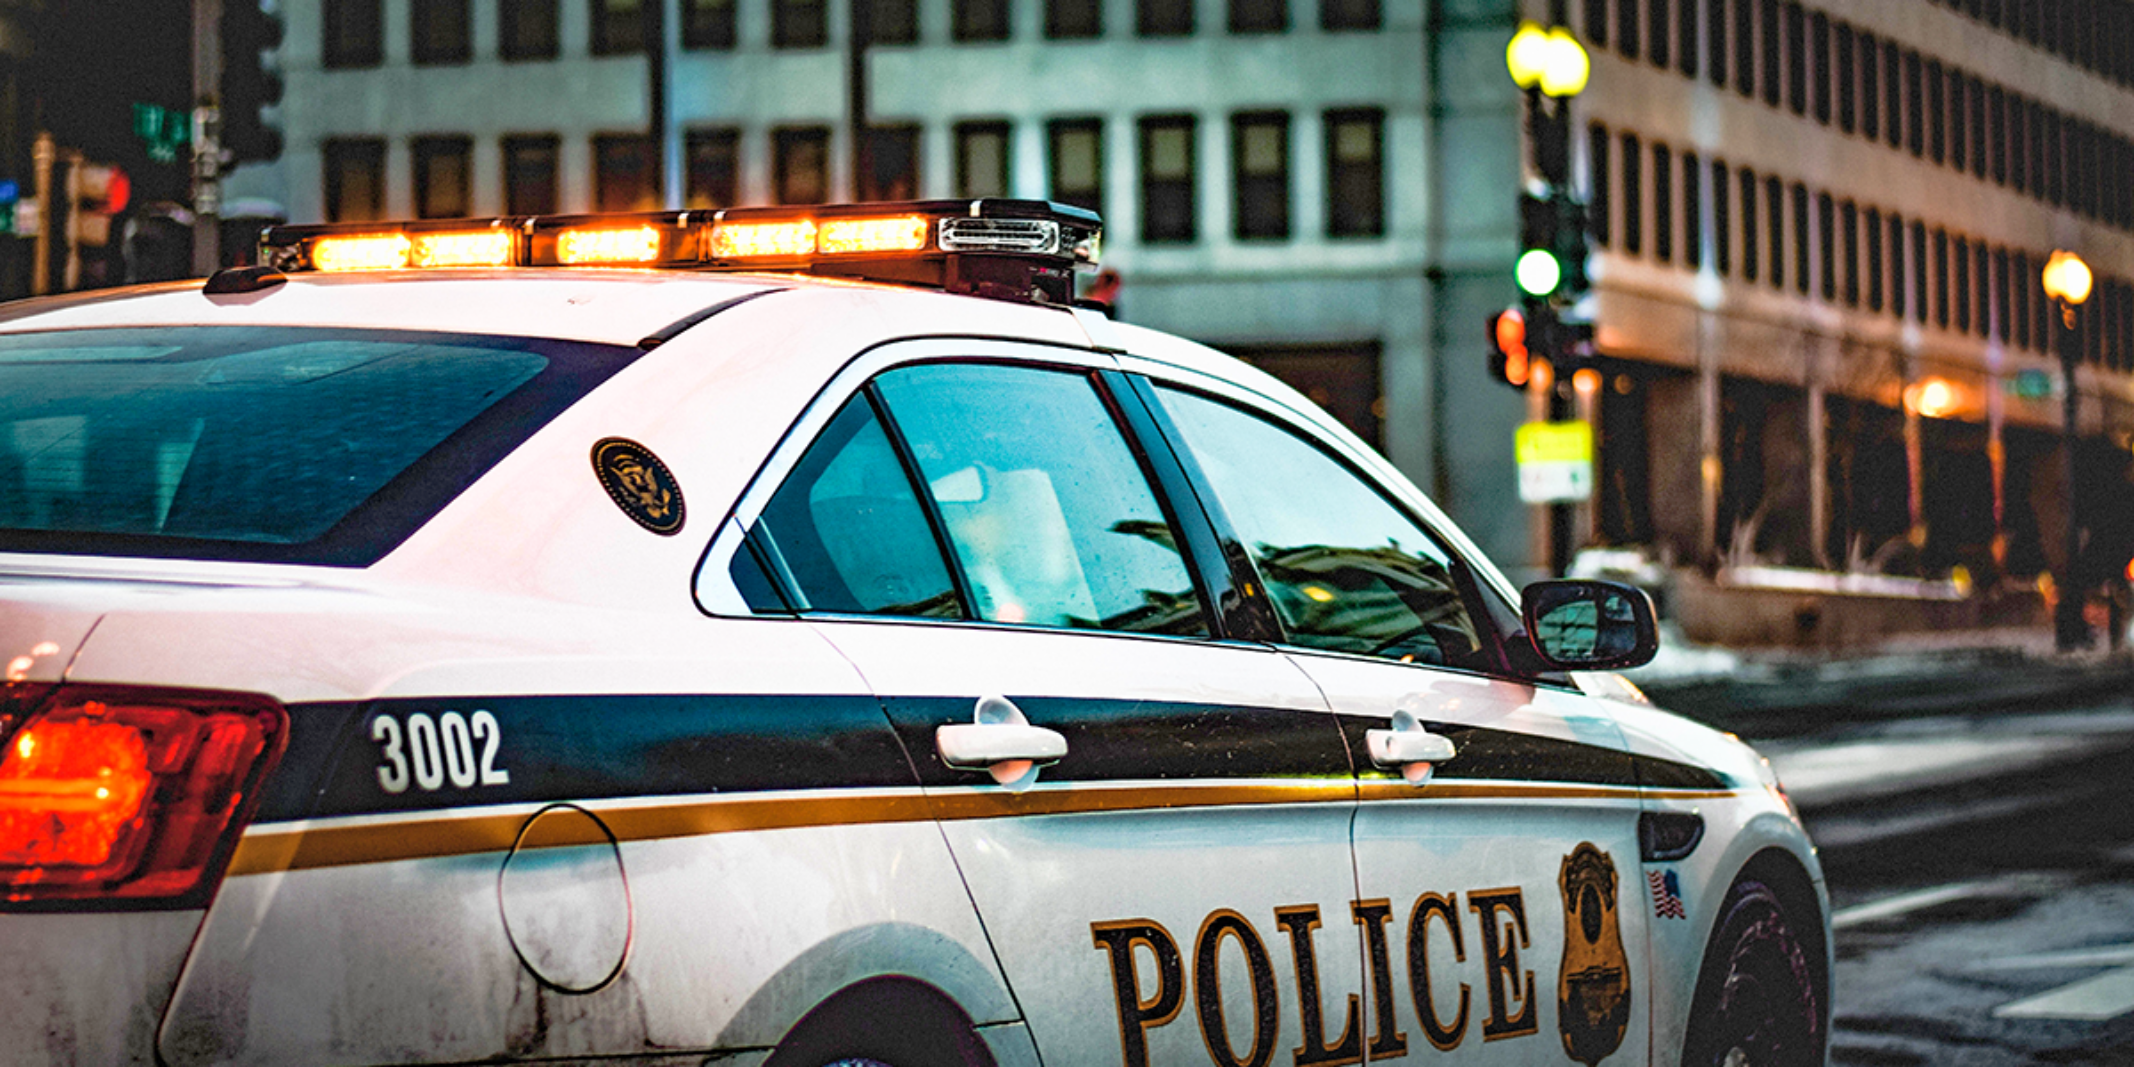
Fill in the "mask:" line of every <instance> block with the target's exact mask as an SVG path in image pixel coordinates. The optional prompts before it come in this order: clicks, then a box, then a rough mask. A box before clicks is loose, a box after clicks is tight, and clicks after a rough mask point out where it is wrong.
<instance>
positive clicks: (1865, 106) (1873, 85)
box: [1859, 32, 1882, 141]
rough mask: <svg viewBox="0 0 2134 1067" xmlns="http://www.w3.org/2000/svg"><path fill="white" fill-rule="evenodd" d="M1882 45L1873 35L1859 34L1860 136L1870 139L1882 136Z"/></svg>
mask: <svg viewBox="0 0 2134 1067" xmlns="http://www.w3.org/2000/svg"><path fill="white" fill-rule="evenodd" d="M1881 57H1882V47H1881V46H1880V45H1878V44H1876V43H1875V35H1874V34H1871V33H1866V32H1862V33H1861V34H1860V60H1859V64H1860V70H1859V76H1860V136H1862V137H1865V138H1867V139H1868V140H1870V141H1872V140H1875V139H1876V138H1878V137H1881V136H1882V108H1881V104H1882V79H1881V77H1880V76H1879V75H1880V74H1881V73H1882V58H1881Z"/></svg>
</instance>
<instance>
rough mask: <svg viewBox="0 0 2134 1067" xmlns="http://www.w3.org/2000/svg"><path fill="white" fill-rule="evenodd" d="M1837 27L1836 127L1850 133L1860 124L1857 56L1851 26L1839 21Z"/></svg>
mask: <svg viewBox="0 0 2134 1067" xmlns="http://www.w3.org/2000/svg"><path fill="white" fill-rule="evenodd" d="M1837 28H1838V41H1837V47H1838V56H1837V62H1836V63H1835V67H1836V73H1837V79H1838V129H1840V130H1843V131H1845V132H1846V133H1851V132H1853V131H1854V130H1856V129H1858V128H1859V125H1860V122H1859V112H1860V95H1859V92H1858V89H1859V81H1858V79H1859V74H1860V67H1859V58H1858V56H1857V55H1855V53H1854V52H1853V43H1854V39H1853V35H1852V26H1851V25H1849V24H1847V23H1843V22H1840V23H1838V27H1837Z"/></svg>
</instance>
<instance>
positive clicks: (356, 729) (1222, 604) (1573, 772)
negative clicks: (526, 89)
mask: <svg viewBox="0 0 2134 1067" xmlns="http://www.w3.org/2000/svg"><path fill="white" fill-rule="evenodd" d="M1097 236H1098V223H1097V220H1096V219H1095V218H1094V217H1093V216H1090V215H1087V214H1086V213H1082V212H1078V211H1075V210H1073V209H1067V208H1059V207H1056V206H1053V205H1047V204H1038V203H1029V202H1017V201H980V202H955V203H940V202H928V203H917V204H901V205H868V206H863V207H824V208H779V209H761V210H734V211H728V212H723V213H702V214H696V213H691V214H674V213H667V214H656V215H630V216H575V217H559V218H514V219H498V220H480V221H459V222H424V223H410V224H406V225H390V224H375V225H360V226H327V227H284V228H281V229H278V230H275V231H271V232H270V233H269V234H268V235H267V239H266V241H265V245H264V247H263V250H262V251H263V256H264V262H265V263H266V264H267V265H266V266H262V267H256V268H246V269H240V270H232V271H226V272H223V273H222V274H218V275H216V276H215V277H213V278H211V279H209V280H208V281H207V282H206V283H205V285H203V284H201V283H199V282H192V283H184V284H174V285H165V286H157V287H148V288H141V289H133V290H127V291H118V292H103V293H93V294H86V295H80V296H75V297H69V298H60V299H53V300H44V301H37V302H29V303H22V304H16V305H12V306H9V307H6V308H0V383H4V387H0V663H5V665H6V672H7V676H6V680H5V689H4V692H0V700H4V702H0V745H4V748H0V1003H5V1004H7V1005H8V1006H9V1007H8V1008H7V1010H5V1011H0V1061H5V1062H7V1063H85V1064H86V1063H98V1064H110V1063H139V1064H149V1063H159V1064H164V1065H168V1067H206V1065H209V1064H326V1063H332V1064H386V1063H396V1064H399V1063H473V1062H483V1063H491V1062H507V1061H541V1062H547V1063H581V1062H627V1063H630V1064H640V1065H649V1064H661V1065H663V1064H670V1063H672V1064H682V1063H687V1064H700V1063H715V1064H737V1065H743V1064H745V1065H753V1064H771V1065H774V1067H825V1065H829V1064H837V1063H850V1062H854V1061H858V1062H865V1063H874V1064H887V1065H889V1067H978V1065H1000V1067H1022V1065H1033V1064H1039V1063H1044V1064H1050V1065H1054V1067H1079V1065H1092V1067H1105V1065H1112V1064H1118V1065H1122V1067H1141V1065H1144V1064H1211V1065H1217V1067H1248V1065H1249V1067H1266V1065H1268V1064H1273V1063H1277V1062H1279V1063H1281V1064H1284V1065H1285V1067H1286V1065H1290V1064H1294V1065H1296V1067H1316V1065H1334V1064H1351V1063H1362V1062H1366V1061H1369V1062H1373V1063H1376V1062H1396V1063H1402V1062H1413V1063H1423V1062H1432V1063H1434V1062H1439V1061H1444V1062H1458V1063H1478V1064H1480V1063H1490V1064H1495V1063H1534V1064H1550V1063H1557V1064H1560V1063H1566V1062H1575V1063H1582V1064H1586V1065H1589V1067H1591V1065H1596V1064H1601V1063H1609V1064H1631V1063H1664V1064H1675V1063H1678V1062H1680V1063H1687V1064H1695V1065H1699V1067H1703V1065H1719V1064H1726V1065H1739V1064H1756V1065H1765V1064H1774V1065H1782V1064H1818V1063H1821V1062H1823V1058H1824V1055H1825V1045H1826V1036H1827V1028H1828V1020H1829V1013H1830V984H1829V974H1830V955H1829V953H1830V949H1829V937H1828V922H1827V915H1828V905H1827V899H1826V896H1825V893H1824V890H1823V882H1822V876H1821V873H1820V869H1819V867H1818V865H1817V862H1816V858H1815V855H1814V852H1813V850H1812V849H1811V847H1810V845H1809V843H1808V841H1807V839H1806V837H1805V836H1804V835H1803V833H1802V831H1801V827H1800V825H1799V823H1798V821H1797V820H1796V819H1795V817H1794V816H1793V814H1792V812H1791V809H1790V806H1789V804H1788V803H1787V801H1786V799H1785V797H1784V795H1783V793H1781V792H1780V790H1779V787H1778V784H1777V782H1776V780H1775V779H1774V778H1773V777H1772V776H1771V774H1770V772H1769V770H1768V767H1767V765H1766V764H1764V763H1763V762H1762V761H1761V760H1760V759H1759V758H1758V757H1757V756H1756V755H1755V754H1754V753H1753V752H1751V751H1750V750H1748V749H1747V748H1746V747H1744V746H1742V745H1741V744H1739V743H1738V742H1736V741H1734V740H1732V739H1731V738H1728V737H1725V736H1722V735H1719V734H1717V733H1714V732H1712V731H1709V730H1706V729H1704V728H1701V727H1699V726H1696V725H1693V724H1691V723H1688V722H1685V721H1683V720H1680V719H1677V718H1674V717H1672V716H1669V715H1667V714H1665V713H1663V712H1660V711H1657V710H1655V709H1653V708H1651V707H1650V706H1648V705H1647V704H1646V703H1645V702H1644V701H1643V700H1642V698H1641V697H1640V696H1639V695H1638V694H1637V692H1636V690H1635V689H1634V688H1632V687H1630V686H1629V685H1628V684H1627V683H1624V682H1622V681H1621V680H1620V679H1618V678H1616V677H1615V676H1614V675H1611V674H1607V673H1604V672H1606V671H1607V670H1609V669H1612V668H1615V667H1621V666H1626V665H1631V664H1634V663H1637V662H1641V661H1642V660H1643V659H1645V658H1647V657H1649V656H1650V655H1651V654H1652V650H1653V648H1654V642H1655V638H1654V636H1653V626H1652V612H1651V608H1650V605H1649V604H1648V603H1647V601H1646V600H1645V599H1644V598H1643V596H1642V595H1641V594H1638V593H1636V592H1634V591H1632V590H1628V589H1625V588H1622V587H1618V586H1611V585H1607V584H1605V583H1596V582H1573V581H1559V582H1543V583H1539V584H1537V585H1534V586H1530V587H1528V588H1527V589H1525V590H1524V591H1523V594H1522V593H1521V592H1520V591H1517V590H1514V589H1512V588H1511V587H1510V586H1509V585H1508V584H1507V583H1506V581H1505V579H1504V578H1503V576H1502V575H1501V574H1500V573H1499V572H1498V571H1497V570H1496V569H1495V568H1494V567H1493V566H1491V564H1490V563H1489V561H1487V560H1486V559H1483V558H1482V557H1481V556H1480V555H1479V554H1478V553H1477V552H1476V551H1475V549H1474V546H1473V545H1472V544H1470V543H1469V542H1468V541H1467V540H1465V539H1464V538H1463V537H1462V536H1461V535H1460V533H1459V532H1458V531H1457V530H1455V529H1454V528H1453V527H1452V526H1451V524H1450V523H1448V522H1447V521H1446V519H1445V517H1444V516H1443V515H1442V514H1440V513H1439V511H1438V510H1437V509H1436V508H1435V507H1434V506H1432V504H1431V503H1430V502H1429V501H1428V500H1426V499H1424V498H1423V496H1422V495H1421V494H1420V493H1418V492H1417V491H1416V490H1415V489H1414V488H1413V487H1412V486H1410V485H1409V484H1408V483H1407V482H1406V481H1405V480H1403V479H1402V477H1401V476H1400V475H1399V474H1397V473H1396V472H1395V471H1394V470H1393V469H1392V468H1391V467H1390V466H1388V465H1387V464H1386V463H1385V461H1383V460H1382V459H1380V458H1379V457H1377V456H1376V455H1374V454H1372V453H1371V452H1370V451H1369V450H1368V449H1367V448H1365V447H1364V446H1363V445H1361V444H1360V443H1359V442H1357V441H1356V440H1355V439H1354V438H1353V437H1351V436H1350V435H1349V434H1347V433H1345V432H1344V431H1343V430H1342V429H1340V427H1339V426H1337V425H1336V424H1335V423H1334V422H1333V421H1332V420H1330V419H1329V418H1328V417H1327V416H1326V415H1325V414H1323V413H1321V412H1320V411H1318V410H1317V409H1316V408H1314V407H1313V406H1312V405H1311V404H1310V403H1309V402H1307V401H1306V400H1304V399H1303V398H1301V397H1299V396H1298V395H1297V394H1296V393H1294V392H1292V391H1291V390H1289V389H1287V388H1285V387H1283V386H1282V385H1280V384H1279V383H1277V382H1275V381H1274V380H1273V379H1271V378H1268V377H1267V376H1265V375H1262V374H1259V373H1257V372H1254V371H1252V370H1250V369H1248V368H1246V367H1244V366H1241V365H1240V364H1238V363H1236V362H1234V361H1232V360H1230V359H1227V358H1225V357H1223V356H1221V355H1218V354H1216V353H1214V352H1212V351H1209V350H1208V349H1205V348H1201V347H1199V346H1196V345H1194V344H1191V343H1188V342H1186V341H1183V340H1180V339H1178V338H1175V337H1169V336H1165V335H1162V334H1159V333H1155V332H1151V331H1147V330H1142V329H1136V328H1132V327H1128V326H1125V325H1122V324H1117V323H1114V322H1112V321H1110V320H1109V319H1107V318H1105V317H1104V316H1103V315H1102V314H1099V313H1097V312H1095V311H1092V310H1089V309H1086V308H1077V307H1075V306H1074V301H1073V287H1072V283H1073V277H1074V272H1075V270H1076V269H1077V268H1081V267H1085V266H1087V265H1089V263H1090V262H1091V261H1093V259H1094V249H1095V245H1096V241H1097Z"/></svg>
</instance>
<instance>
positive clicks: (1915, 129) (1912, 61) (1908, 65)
mask: <svg viewBox="0 0 2134 1067" xmlns="http://www.w3.org/2000/svg"><path fill="white" fill-rule="evenodd" d="M1926 106H1927V103H1926V64H1925V63H1924V62H1923V61H1922V60H1921V59H1920V58H1919V53H1917V52H1906V53H1905V54H1904V130H1905V137H1904V145H1905V147H1906V148H1908V149H1910V150H1911V153H1912V154H1913V155H1915V156H1925V155H1926V151H1927V141H1926V133H1927V128H1926V121H1927V117H1926Z"/></svg>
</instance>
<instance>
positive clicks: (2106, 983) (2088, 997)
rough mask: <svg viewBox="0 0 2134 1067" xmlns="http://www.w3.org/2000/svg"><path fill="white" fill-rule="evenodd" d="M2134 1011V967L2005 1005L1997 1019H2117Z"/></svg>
mask: <svg viewBox="0 0 2134 1067" xmlns="http://www.w3.org/2000/svg"><path fill="white" fill-rule="evenodd" d="M2130 1011H2134V967H2121V968H2119V969H2118V970H2116V971H2106V972H2104V973H2103V974H2100V975H2098V976H2096V977H2095V978H2086V979H2084V980H2082V981H2080V982H2076V983H2075V984H2073V985H2065V986H2061V987H2060V988H2058V989H2054V990H2050V991H2047V992H2044V993H2040V994H2038V995H2037V996H2034V997H2025V998H2023V999H2022V1000H2018V1001H2014V1002H2011V1003H2008V1004H2003V1005H2001V1006H2000V1007H1998V1008H1995V1009H1993V1016H1994V1018H1997V1019H2088V1020H2092V1021H2098V1020H2104V1019H2116V1018H2118V1017H2120V1016H2122V1015H2125V1014H2126V1013H2128V1012H2130Z"/></svg>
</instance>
